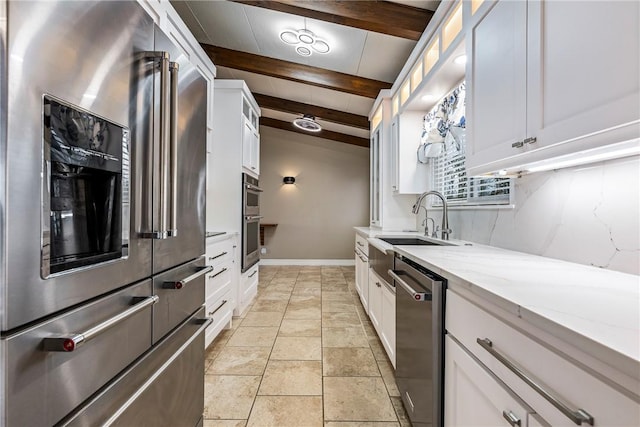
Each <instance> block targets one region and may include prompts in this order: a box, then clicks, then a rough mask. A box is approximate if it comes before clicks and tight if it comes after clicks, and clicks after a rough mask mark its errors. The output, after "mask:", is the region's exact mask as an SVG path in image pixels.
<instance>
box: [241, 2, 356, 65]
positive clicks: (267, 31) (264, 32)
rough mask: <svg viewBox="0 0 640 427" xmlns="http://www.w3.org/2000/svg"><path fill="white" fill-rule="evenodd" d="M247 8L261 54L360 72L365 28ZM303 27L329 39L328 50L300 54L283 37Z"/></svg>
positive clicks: (319, 36) (300, 62)
mask: <svg viewBox="0 0 640 427" xmlns="http://www.w3.org/2000/svg"><path fill="white" fill-rule="evenodd" d="M244 8H245V12H246V14H247V17H248V19H249V22H250V24H251V28H252V31H253V34H254V36H255V41H256V44H257V45H258V46H259V48H260V54H261V55H264V56H268V57H271V58H277V59H282V60H285V61H292V62H296V63H299V64H306V65H311V66H314V67H320V68H326V69H328V70H333V71H339V72H341V73H347V74H356V72H357V71H358V64H359V61H360V55H361V54H362V51H363V49H364V41H365V38H366V33H367V32H366V31H363V30H359V29H356V28H351V27H346V26H343V25H337V24H332V23H329V22H324V21H318V20H315V19H310V18H302V17H299V16H296V15H291V14H288V13H283V12H276V11H273V10H268V9H264V8H259V7H254V6H244ZM300 29H303V30H310V31H311V32H313V33H314V34H315V36H317V37H318V38H320V39H322V40H324V41H326V42H327V44H328V45H329V48H330V50H329V52H328V53H326V54H322V53H317V52H315V53H314V52H313V51H312V54H311V56H300V55H298V54H297V53H296V52H295V46H292V45H288V44H285V43H284V42H282V41H281V40H280V33H281V32H282V31H284V30H293V31H295V30H300Z"/></svg>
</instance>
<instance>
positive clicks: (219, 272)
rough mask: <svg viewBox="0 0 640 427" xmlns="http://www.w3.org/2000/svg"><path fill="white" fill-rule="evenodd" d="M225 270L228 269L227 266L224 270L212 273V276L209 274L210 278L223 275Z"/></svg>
mask: <svg viewBox="0 0 640 427" xmlns="http://www.w3.org/2000/svg"><path fill="white" fill-rule="evenodd" d="M225 271H227V267H225V268H223V269H222V270H220V271H218V272H217V273H216V274H212V275H211V276H209V279H215V278H216V277H218V276H219V275H221V274H222V273H224V272H225Z"/></svg>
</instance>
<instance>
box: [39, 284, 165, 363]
mask: <svg viewBox="0 0 640 427" xmlns="http://www.w3.org/2000/svg"><path fill="white" fill-rule="evenodd" d="M159 299H160V298H159V297H158V296H157V295H151V296H148V297H142V298H139V297H134V300H139V302H137V303H136V304H134V305H133V306H131V307H129V308H128V309H126V310H125V311H123V312H122V313H120V314H117V315H115V316H113V317H111V318H109V319H107V320H105V321H104V322H102V323H99V324H98V325H96V326H94V327H92V328H89V329H87V330H86V331H85V332H81V333H75V334H69V335H66V336H60V337H49V338H45V339H43V340H42V344H43V349H44V350H45V351H62V352H72V351H75V350H76V349H77V348H78V347H80V346H81V345H82V344H84V343H86V342H87V341H90V340H91V339H93V338H95V337H97V336H98V335H100V334H101V333H103V332H105V331H107V330H109V329H111V328H112V327H114V326H116V325H117V324H118V323H120V322H122V321H124V320H126V319H128V318H129V317H131V316H133V315H135V314H137V313H139V312H140V311H142V310H144V309H145V308H147V307H150V306H152V305H154V304H155V303H157V302H158V300H159Z"/></svg>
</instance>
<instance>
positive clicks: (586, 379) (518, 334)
mask: <svg viewBox="0 0 640 427" xmlns="http://www.w3.org/2000/svg"><path fill="white" fill-rule="evenodd" d="M469 298H470V299H467V298H466V297H465V296H462V295H460V294H459V293H457V292H453V291H452V290H451V289H449V290H447V298H446V300H447V310H446V320H445V327H446V330H447V334H448V335H447V343H448V344H447V348H446V350H445V352H446V353H445V360H446V366H445V416H446V415H447V414H448V416H449V419H447V418H445V423H446V425H450V426H454V425H455V426H463V425H492V426H494V425H500V424H497V423H496V422H494V421H491V420H492V419H491V418H486V419H487V420H488V421H487V422H488V423H489V424H482V423H481V422H480V420H481V418H479V417H480V416H481V415H482V417H484V416H486V417H489V410H490V409H491V407H492V406H493V407H494V410H499V411H500V414H501V411H502V410H510V411H513V412H514V414H516V416H517V417H518V418H519V419H520V420H521V424H520V425H521V426H524V425H527V423H530V424H529V425H552V426H575V425H593V426H638V425H640V403H638V399H637V398H636V399H633V398H632V397H630V396H632V395H633V393H634V391H633V390H628V389H627V390H626V391H625V389H624V385H623V384H621V383H617V382H616V381H615V378H619V377H620V375H621V373H620V371H617V370H616V367H615V366H608V367H602V366H600V367H599V369H601V371H600V372H596V371H594V368H593V367H583V365H580V364H579V362H577V360H580V359H581V358H582V357H583V356H582V354H583V352H584V351H587V352H588V351H589V350H588V349H586V350H585V349H577V348H576V349H571V351H569V350H567V349H566V348H565V349H563V350H562V351H560V350H556V349H555V348H554V346H553V345H552V344H551V343H550V342H547V341H546V338H545V337H547V334H546V333H545V332H544V331H542V330H538V329H537V328H535V329H534V328H533V326H532V325H531V324H529V323H526V324H525V321H523V319H521V318H519V317H517V316H516V315H515V314H512V313H510V312H506V311H501V310H500V309H499V308H498V307H496V306H493V305H492V304H491V303H488V302H484V300H482V299H480V298H478V297H476V296H472V295H471V296H469ZM472 300H473V301H472ZM514 325H519V327H518V328H516V327H515V326H514ZM520 328H523V329H520ZM524 328H526V331H527V332H526V333H525V332H524V331H525V329H524ZM533 337H535V339H534V338H533ZM451 338H454V339H455V341H456V342H457V343H459V344H460V346H461V347H463V348H464V350H463V349H462V348H461V347H460V346H459V347H456V346H454V345H453V344H455V343H453V344H452V339H451ZM458 350H459V351H458ZM465 351H466V352H467V353H468V354H467V356H468V357H467V358H465V357H463V355H464V352H465ZM469 354H470V355H473V358H471V357H470V356H469ZM473 364H475V365H476V367H475V368H473ZM483 371H484V372H485V373H486V375H481V372H483ZM516 371H517V372H519V373H520V374H518V373H517V372H516ZM487 376H488V377H495V378H494V380H496V381H497V382H498V384H501V383H502V384H504V385H503V386H502V387H503V388H505V387H506V388H507V389H508V390H512V393H513V394H514V395H515V396H517V397H518V399H516V402H517V401H518V400H521V401H522V402H524V405H525V407H526V408H527V409H528V408H531V409H530V410H529V412H530V413H531V414H535V416H533V415H530V416H528V415H527V413H526V411H524V412H523V410H524V408H525V407H521V408H520V409H518V410H519V411H520V412H516V409H512V408H517V407H516V406H505V405H507V403H508V402H507V400H496V399H497V396H500V393H499V392H498V391H497V390H499V388H498V387H497V386H495V384H494V386H492V387H493V389H491V388H489V387H490V386H489V385H488V384H490V383H489V382H488V380H487V379H486V378H487ZM482 378H484V379H482ZM501 399H502V398H501ZM509 405H513V403H509ZM485 413H486V415H484V414H485ZM466 417H470V418H466ZM476 417H478V418H476ZM482 419H484V418H482ZM495 420H498V418H495ZM503 421H504V422H507V420H506V419H503ZM503 425H506V424H504V423H503Z"/></svg>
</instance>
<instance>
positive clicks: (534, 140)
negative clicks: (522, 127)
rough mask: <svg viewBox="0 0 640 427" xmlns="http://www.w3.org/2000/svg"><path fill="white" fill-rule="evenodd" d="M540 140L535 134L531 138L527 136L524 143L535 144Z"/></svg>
mask: <svg viewBox="0 0 640 427" xmlns="http://www.w3.org/2000/svg"><path fill="white" fill-rule="evenodd" d="M537 140H538V138H536V137H535V136H530V137H529V138H525V139H524V141H522V142H523V143H524V144H533V143H535V142H536V141H537Z"/></svg>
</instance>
